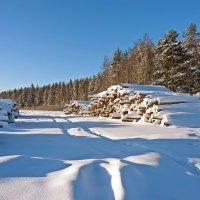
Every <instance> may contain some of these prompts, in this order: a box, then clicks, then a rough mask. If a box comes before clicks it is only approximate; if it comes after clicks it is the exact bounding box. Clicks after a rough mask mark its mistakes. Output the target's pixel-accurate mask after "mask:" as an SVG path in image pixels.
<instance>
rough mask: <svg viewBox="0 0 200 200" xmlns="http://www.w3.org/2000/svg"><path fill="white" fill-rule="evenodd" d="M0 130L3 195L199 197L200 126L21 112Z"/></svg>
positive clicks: (133, 199) (42, 199)
mask: <svg viewBox="0 0 200 200" xmlns="http://www.w3.org/2000/svg"><path fill="white" fill-rule="evenodd" d="M21 114H22V116H21V117H20V118H19V119H18V120H17V121H16V124H15V125H12V126H9V127H4V128H1V129H0V199H1V200H11V199H14V200H35V199H37V200H70V199H75V200H112V199H116V200H122V199H127V200H179V199H181V200H197V199H200V123H198V120H197V119H196V120H197V121H195V126H193V125H194V124H193V125H192V126H189V125H188V126H185V127H182V126H180V127H175V126H171V127H161V126H158V125H154V124H142V123H139V124H134V123H124V122H120V121H117V120H110V119H107V120H105V119H100V118H94V117H89V116H66V115H63V114H62V113H60V112H42V111H41V112H40V111H23V112H22V113H21Z"/></svg>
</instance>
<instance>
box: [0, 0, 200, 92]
mask: <svg viewBox="0 0 200 200" xmlns="http://www.w3.org/2000/svg"><path fill="white" fill-rule="evenodd" d="M199 8H200V1H199V0H190V1H184V0H165V1H162V0H151V1H150V0H137V1H135V0H0V91H1V90H7V89H13V88H19V87H24V86H30V85H31V83H34V84H39V85H40V86H42V85H43V84H48V83H53V82H58V81H69V79H70V78H72V79H75V78H81V77H86V76H90V75H93V74H95V73H97V72H99V71H100V69H101V65H102V61H103V58H104V56H109V57H111V56H112V52H113V51H114V50H115V49H116V48H118V47H119V48H121V49H122V50H126V49H128V48H129V47H131V46H132V45H133V44H134V42H136V41H137V40H138V39H139V38H141V37H142V36H143V35H144V33H147V34H149V36H150V38H152V39H153V41H155V42H156V41H157V40H158V39H159V38H160V37H162V36H163V34H165V33H166V32H167V31H168V30H170V29H172V28H173V29H175V30H177V31H178V32H180V33H181V32H182V31H184V30H185V29H186V27H187V26H188V25H189V24H190V23H191V22H193V23H196V24H197V27H198V30H200V14H199Z"/></svg>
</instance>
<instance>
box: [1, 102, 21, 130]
mask: <svg viewBox="0 0 200 200" xmlns="http://www.w3.org/2000/svg"><path fill="white" fill-rule="evenodd" d="M18 116H19V109H18V107H17V104H16V102H15V101H12V100H11V99H0V127H3V126H5V125H7V124H8V123H14V122H15V119H16V118H17V117H18Z"/></svg>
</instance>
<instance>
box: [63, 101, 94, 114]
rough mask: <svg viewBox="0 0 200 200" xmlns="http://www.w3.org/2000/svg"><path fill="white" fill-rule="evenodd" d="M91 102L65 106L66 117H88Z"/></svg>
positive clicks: (79, 102)
mask: <svg viewBox="0 0 200 200" xmlns="http://www.w3.org/2000/svg"><path fill="white" fill-rule="evenodd" d="M89 103H90V102H89V101H71V102H70V104H66V105H65V109H64V110H63V111H64V113H65V114H66V115H69V114H75V115H87V114H89V112H88V105H89Z"/></svg>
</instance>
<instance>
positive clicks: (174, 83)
mask: <svg viewBox="0 0 200 200" xmlns="http://www.w3.org/2000/svg"><path fill="white" fill-rule="evenodd" d="M122 82H126V83H136V84H157V85H163V86H166V87H168V88H169V89H171V90H173V91H175V92H185V93H190V94H195V93H197V92H200V33H199V32H198V31H197V26H196V24H190V25H189V26H188V27H187V29H186V31H185V32H183V33H182V35H181V36H180V35H179V33H177V32H176V31H175V30H170V31H168V32H167V33H166V34H165V35H164V36H163V37H162V38H161V39H159V40H158V42H157V44H154V43H153V42H152V40H151V39H150V38H149V36H148V35H147V34H145V35H144V37H143V38H142V39H139V40H138V41H137V42H136V43H135V44H134V45H133V47H131V48H129V49H128V50H126V51H122V50H121V49H119V48H118V49H116V50H115V51H114V52H113V55H112V58H109V57H105V58H104V60H103V64H102V69H101V71H100V72H99V73H98V74H95V75H94V76H92V77H87V78H81V79H75V80H73V81H72V80H70V81H69V82H60V83H53V84H49V85H45V86H42V87H39V86H34V85H33V84H32V85H31V87H24V88H20V89H14V90H9V91H4V92H1V93H0V98H11V99H13V100H16V101H17V102H18V104H19V106H20V107H22V108H30V107H38V106H43V107H48V106H56V105H57V106H58V105H61V106H63V105H64V104H66V103H69V102H70V101H71V100H76V99H78V100H86V99H87V97H88V95H90V94H95V93H98V92H100V91H103V90H105V89H106V88H108V87H109V86H111V85H114V84H119V83H122Z"/></svg>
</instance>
